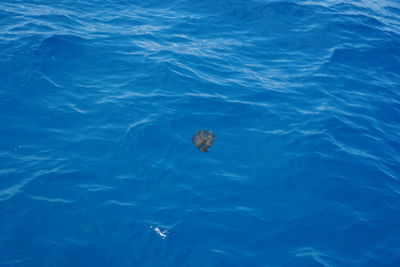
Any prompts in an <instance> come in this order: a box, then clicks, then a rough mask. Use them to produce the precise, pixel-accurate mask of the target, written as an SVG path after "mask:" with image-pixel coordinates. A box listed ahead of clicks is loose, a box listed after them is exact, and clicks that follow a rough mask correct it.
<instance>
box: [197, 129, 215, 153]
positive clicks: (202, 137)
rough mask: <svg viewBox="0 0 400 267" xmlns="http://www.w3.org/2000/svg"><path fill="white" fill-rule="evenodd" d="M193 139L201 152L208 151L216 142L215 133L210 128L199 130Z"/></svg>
mask: <svg viewBox="0 0 400 267" xmlns="http://www.w3.org/2000/svg"><path fill="white" fill-rule="evenodd" d="M192 141H193V144H194V145H195V146H197V148H198V149H199V150H200V151H201V152H207V149H208V148H209V147H210V146H211V145H212V144H213V142H214V133H213V132H212V131H210V130H197V132H196V133H195V134H194V135H193V137H192Z"/></svg>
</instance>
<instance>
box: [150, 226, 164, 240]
mask: <svg viewBox="0 0 400 267" xmlns="http://www.w3.org/2000/svg"><path fill="white" fill-rule="evenodd" d="M150 228H151V229H153V230H154V232H156V233H157V234H158V235H159V236H160V237H161V238H162V239H165V238H167V235H168V231H167V230H161V229H160V228H159V227H153V226H150Z"/></svg>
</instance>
